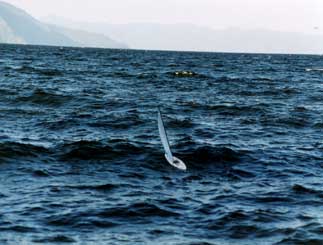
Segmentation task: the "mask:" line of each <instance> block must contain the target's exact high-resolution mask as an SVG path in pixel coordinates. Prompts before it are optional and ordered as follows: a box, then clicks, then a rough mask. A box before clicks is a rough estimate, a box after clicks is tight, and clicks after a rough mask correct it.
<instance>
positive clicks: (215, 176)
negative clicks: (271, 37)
mask: <svg viewBox="0 0 323 245" xmlns="http://www.w3.org/2000/svg"><path fill="white" fill-rule="evenodd" d="M322 68H323V58H322V56H306V55H265V54H221V53H189V52H187V53H180V52H157V51H156V52H146V51H131V50H104V49H77V48H59V47H39V46H14V45H0V125H1V126H0V180H1V185H0V244H46V243H49V244H60V243H72V244H73V243H75V244H191V245H192V244H239V245H240V244H323V171H322V168H323V140H322V135H323V134H322V133H323V117H322V113H323V72H322V70H323V69H322ZM158 106H160V108H161V110H162V112H163V116H164V121H165V126H166V128H167V130H168V135H169V138H170V141H171V145H172V149H173V152H174V154H175V155H176V156H177V157H179V158H181V159H182V160H183V161H184V162H185V163H186V165H187V167H188V170H187V171H186V172H182V171H179V170H176V169H174V168H173V167H172V166H170V165H169V164H168V163H167V162H166V160H165V159H164V156H163V155H164V153H163V149H162V145H161V142H160V139H159V135H158V129H157V107H158Z"/></svg>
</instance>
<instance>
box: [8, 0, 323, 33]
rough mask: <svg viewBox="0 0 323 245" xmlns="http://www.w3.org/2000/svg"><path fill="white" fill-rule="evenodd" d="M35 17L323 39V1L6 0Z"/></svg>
mask: <svg viewBox="0 0 323 245" xmlns="http://www.w3.org/2000/svg"><path fill="white" fill-rule="evenodd" d="M3 1H6V2H9V3H12V4H14V5H16V6H18V7H21V8H23V9H24V10H26V11H27V12H28V13H30V14H32V15H33V16H34V17H36V18H39V19H41V18H44V17H47V16H51V15H55V16H58V17H64V18H67V19H69V20H77V21H87V22H109V23H112V24H113V23H115V24H119V23H120V24H121V23H131V22H154V23H156V22H157V23H182V22H185V23H193V24H197V25H203V26H208V27H211V28H214V29H219V28H228V27H239V28H242V29H253V28H265V29H274V30H282V31H296V32H303V33H318V34H323V0H3Z"/></svg>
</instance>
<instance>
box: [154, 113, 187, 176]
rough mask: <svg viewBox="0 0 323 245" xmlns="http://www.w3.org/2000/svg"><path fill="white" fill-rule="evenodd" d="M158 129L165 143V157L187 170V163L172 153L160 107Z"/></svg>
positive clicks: (171, 163) (176, 166)
mask: <svg viewBox="0 0 323 245" xmlns="http://www.w3.org/2000/svg"><path fill="white" fill-rule="evenodd" d="M158 130H159V135H160V139H161V142H162V144H163V147H164V150H165V158H166V160H167V161H168V162H169V164H170V165H172V166H174V167H175V168H178V169H181V170H186V169H187V168H186V165H185V163H184V162H183V161H182V160H180V159H178V158H177V157H174V156H173V154H172V151H171V149H170V146H169V141H168V137H167V133H166V130H165V127H164V122H163V119H162V116H161V112H160V110H159V108H158Z"/></svg>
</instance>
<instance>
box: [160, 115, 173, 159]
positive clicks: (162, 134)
mask: <svg viewBox="0 0 323 245" xmlns="http://www.w3.org/2000/svg"><path fill="white" fill-rule="evenodd" d="M158 130H159V135H160V139H161V142H162V144H163V147H164V150H165V156H166V158H167V159H169V160H170V161H173V154H172V151H171V150H170V146H169V142H168V138H167V133H166V131H165V127H164V122H163V119H162V116H161V113H160V110H159V109H158Z"/></svg>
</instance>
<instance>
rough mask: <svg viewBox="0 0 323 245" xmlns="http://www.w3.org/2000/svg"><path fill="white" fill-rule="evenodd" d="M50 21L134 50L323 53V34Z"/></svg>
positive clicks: (183, 25) (178, 25)
mask: <svg viewBox="0 0 323 245" xmlns="http://www.w3.org/2000/svg"><path fill="white" fill-rule="evenodd" d="M45 21H46V22H49V23H57V24H59V25H62V26H68V27H70V28H81V29H82V30H86V31H91V32H96V33H102V34H108V35H109V36H110V37H112V38H113V39H115V40H119V41H121V42H125V43H128V44H129V45H130V46H131V48H134V49H151V50H179V51H186V50H191V51H216V52H249V53H304V54H305V53H308V54H322V53H323V36H320V35H313V34H302V33H295V32H281V31H274V30H262V29H253V30H241V29H239V28H228V29H222V30H215V29H212V28H208V27H203V26H197V25H193V24H156V23H133V24H119V25H112V24H108V23H86V22H75V21H70V20H67V19H64V18H61V17H55V16H51V17H47V18H46V19H45Z"/></svg>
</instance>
